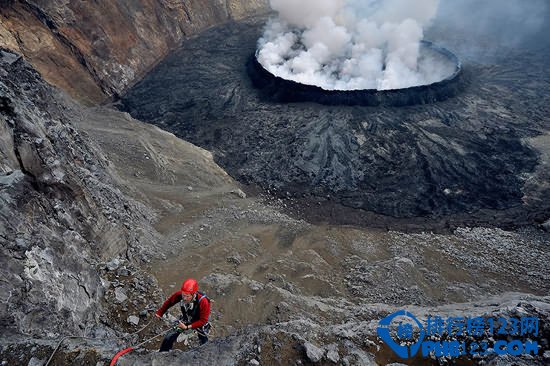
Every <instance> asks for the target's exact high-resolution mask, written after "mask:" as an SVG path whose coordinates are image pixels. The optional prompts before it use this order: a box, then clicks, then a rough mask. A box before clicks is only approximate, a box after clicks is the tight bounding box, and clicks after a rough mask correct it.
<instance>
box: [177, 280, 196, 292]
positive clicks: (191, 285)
mask: <svg viewBox="0 0 550 366" xmlns="http://www.w3.org/2000/svg"><path fill="white" fill-rule="evenodd" d="M197 291H199V284H198V283H197V280H196V279H194V278H188V279H186V280H185V281H183V285H181V292H183V293H184V294H185V295H192V294H194V293H195V292H197Z"/></svg>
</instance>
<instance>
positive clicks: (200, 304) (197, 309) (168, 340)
mask: <svg viewBox="0 0 550 366" xmlns="http://www.w3.org/2000/svg"><path fill="white" fill-rule="evenodd" d="M178 302H179V303H180V307H181V312H182V314H183V315H182V317H181V319H180V321H179V323H178V325H177V327H176V328H175V329H173V330H170V331H168V332H167V333H166V335H165V336H164V339H163V341H162V344H161V345H160V350H159V352H166V351H169V350H170V349H172V346H173V345H174V342H175V341H176V339H177V338H178V335H179V333H180V332H181V331H183V330H187V329H193V330H194V331H196V332H197V334H198V336H199V341H200V342H201V344H205V343H206V342H208V332H209V330H210V323H208V318H209V316H210V299H208V297H206V295H205V294H203V293H201V292H199V284H198V283H197V280H195V279H194V278H189V279H187V280H185V281H184V282H183V285H182V286H181V290H180V291H176V292H174V293H173V294H172V296H170V297H169V298H168V299H167V300H166V301H165V302H164V304H162V306H161V307H160V309H158V310H157V312H156V313H155V315H156V317H157V318H160V317H162V316H163V315H164V313H165V312H166V311H167V310H168V309H169V308H171V307H172V306H173V305H175V304H177V303H178ZM177 328H179V329H177Z"/></svg>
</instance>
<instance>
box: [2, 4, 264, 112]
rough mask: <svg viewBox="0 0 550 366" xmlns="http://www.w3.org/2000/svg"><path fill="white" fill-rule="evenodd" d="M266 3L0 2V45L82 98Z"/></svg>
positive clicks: (95, 96)
mask: <svg viewBox="0 0 550 366" xmlns="http://www.w3.org/2000/svg"><path fill="white" fill-rule="evenodd" d="M266 9H267V0H189V1H187V0H186V1H174V0H162V1H156V0H119V1H106V0H102V1H64V0H29V1H10V0H6V1H2V2H0V45H2V46H4V47H7V48H9V49H11V50H14V51H17V52H18V53H21V54H23V55H24V56H25V58H26V59H27V60H29V62H30V63H31V64H32V65H33V66H34V67H35V68H36V69H37V70H38V71H39V72H40V73H41V74H42V75H43V76H44V78H45V79H46V80H47V81H49V82H50V83H52V84H54V85H57V86H59V87H61V88H62V89H64V90H66V91H68V92H69V93H70V94H71V95H72V96H73V97H76V98H77V99H79V100H80V101H84V102H87V103H97V102H101V101H103V100H105V99H106V98H108V97H110V96H112V95H116V94H119V93H121V92H122V91H123V90H124V89H125V88H126V87H127V86H128V85H129V84H131V83H132V82H133V81H135V80H136V79H138V78H139V77H140V76H142V75H143V74H144V72H146V71H147V70H148V69H149V68H150V67H151V66H152V65H153V64H155V63H156V62H157V61H159V60H160V59H162V58H163V57H164V56H165V55H166V54H167V53H168V51H169V50H170V49H171V48H173V47H175V46H176V45H178V44H179V43H180V42H181V41H182V40H183V39H185V38H186V37H189V36H191V35H193V34H195V33H197V32H198V31H200V30H202V29H205V28H207V27H209V26H212V25H214V24H218V23H221V22H225V21H228V20H232V19H239V18H242V17H245V16H247V15H249V14H251V13H254V12H258V11H265V10H266Z"/></svg>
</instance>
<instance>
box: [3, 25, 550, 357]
mask: <svg viewBox="0 0 550 366" xmlns="http://www.w3.org/2000/svg"><path fill="white" fill-rule="evenodd" d="M235 26H238V27H244V28H247V29H250V30H254V29H257V28H254V27H257V23H254V21H251V22H245V23H243V24H241V25H235V24H233V25H231V27H235ZM223 29H227V28H223ZM208 34H210V35H211V34H212V32H210V33H208ZM222 34H224V33H223V32H222ZM245 34H247V33H246V32H245ZM233 41H234V39H233V38H231V37H228V38H227V39H226V40H225V46H231V47H234V48H235V53H236V54H237V53H239V54H240V53H241V52H242V51H243V50H242V49H241V48H239V46H238V45H237V44H235V43H233ZM191 44H192V43H191ZM231 47H230V48H231ZM191 50H192V49H188V51H191ZM193 52H195V53H196V55H197V56H196V57H199V56H200V55H201V54H202V53H204V52H205V51H203V50H201V49H195V50H193ZM220 52H227V49H223V50H220ZM228 54H231V52H229V53H228ZM0 56H1V57H0V91H1V94H0V128H1V129H2V133H1V140H0V153H1V157H2V160H1V166H0V200H1V201H0V202H1V205H0V218H1V220H0V234H1V235H0V243H1V250H2V256H1V261H2V262H1V263H2V266H1V268H2V269H1V271H2V281H1V282H0V298H1V306H0V326H1V328H2V332H1V336H0V361H1V362H3V363H4V364H9V365H12V364H13V365H20V364H28V365H40V364H43V363H44V361H46V360H47V359H48V357H49V356H50V355H51V354H52V352H53V350H54V348H55V347H56V346H57V344H58V341H59V340H60V339H61V337H63V336H80V337H86V338H74V339H67V340H65V341H64V343H63V345H62V346H61V347H60V349H59V351H58V352H57V353H56V356H55V357H54V359H53V364H58V365H64V364H89V365H96V364H107V363H108V362H109V361H110V359H111V357H112V356H113V355H114V354H115V353H116V352H117V351H118V350H120V349H123V348H125V347H127V346H128V345H132V344H137V343H138V342H139V341H141V340H144V339H147V338H148V337H151V336H153V335H155V334H156V333H158V332H160V331H161V330H163V329H166V327H167V324H166V323H165V322H162V321H157V320H153V317H152V313H153V311H154V310H155V309H156V308H157V307H158V306H159V305H160V304H161V303H162V301H163V299H164V298H165V297H166V296H167V295H169V294H170V293H171V292H172V291H174V290H177V289H178V287H179V286H180V284H181V281H182V280H183V279H184V278H185V277H190V276H194V277H196V278H197V279H199V282H200V285H201V288H202V289H203V290H204V291H205V292H206V293H207V294H208V295H209V296H210V297H211V298H212V299H213V313H212V323H213V326H214V328H213V333H212V339H211V342H209V343H208V344H207V345H205V346H200V347H197V346H196V344H195V342H196V339H194V338H193V339H191V345H190V346H186V345H184V344H183V343H181V344H178V346H177V348H178V350H175V351H173V352H170V353H168V354H159V353H157V352H154V350H155V349H156V348H157V347H158V341H157V342H151V343H150V344H148V345H147V346H146V347H145V348H143V349H140V350H138V351H134V352H131V353H129V354H127V355H125V356H124V357H123V358H121V359H120V362H119V364H121V365H151V364H162V365H172V364H173V365H179V364H198V363H202V364H204V363H206V364H222V365H235V364H237V365H258V364H262V365H272V364H273V365H275V364H283V365H286V364H296V365H304V364H327V365H330V364H342V365H356V364H357V365H375V364H378V365H386V364H390V363H392V362H401V363H406V364H414V365H432V364H434V365H437V364H453V363H455V364H485V365H512V364H516V365H544V364H546V363H547V362H548V359H549V358H550V357H549V356H550V355H549V353H550V348H549V345H548V337H549V335H550V330H549V327H550V325H549V323H548V318H549V312H550V297H549V296H548V294H549V292H550V291H549V290H550V285H549V284H550V281H549V278H550V265H549V263H550V254H549V253H550V252H549V245H550V233H549V231H548V230H550V228H548V223H547V227H546V229H545V228H544V226H543V225H538V224H532V225H523V226H521V227H519V228H516V229H513V230H504V229H502V228H495V227H481V226H476V225H470V226H460V225H455V227H447V228H444V229H442V230H439V231H438V232H432V231H430V225H425V226H423V225H422V223H423V222H424V221H419V223H414V224H415V225H416V226H415V228H414V230H412V231H411V230H409V231H410V232H406V231H405V230H398V229H396V228H392V229H391V230H388V229H386V228H372V227H368V226H365V225H363V226H358V225H354V226H351V225H350V226H346V225H336V224H332V223H322V222H321V221H323V220H325V221H329V220H328V219H326V217H327V216H326V213H327V212H326V211H323V210H325V209H326V206H323V205H318V204H317V203H316V202H313V203H314V204H312V202H309V204H312V206H313V207H314V208H313V207H311V208H309V209H303V210H302V211H296V210H290V209H289V207H288V206H289V201H288V200H283V199H280V198H277V197H273V196H272V195H270V194H267V192H264V193H259V194H254V195H250V194H247V193H246V192H245V191H247V192H250V191H249V190H248V187H243V186H241V185H240V184H239V183H238V182H236V181H235V180H234V179H232V178H231V177H230V176H229V175H228V174H227V173H226V172H225V171H224V170H223V169H222V168H220V167H219V166H218V165H217V164H216V163H215V162H214V157H213V155H212V154H211V153H210V152H208V151H207V150H203V149H201V148H198V147H196V146H194V145H192V144H190V143H188V142H185V141H182V140H180V139H178V138H177V137H176V136H174V135H172V134H171V133H168V132H165V131H163V130H161V129H159V128H157V127H155V126H152V125H148V124H144V123H142V122H139V121H137V120H135V119H133V118H132V117H131V116H130V115H128V114H127V113H123V112H119V111H116V110H114V109H113V108H111V107H110V106H104V107H93V108H84V107H81V106H79V105H78V104H76V103H74V102H72V101H71V100H70V99H69V98H67V97H66V96H65V95H64V94H63V93H61V92H59V91H57V90H55V89H53V88H51V87H50V86H48V85H47V84H46V83H44V82H43V81H42V79H41V77H40V75H39V74H37V73H36V72H35V71H34V70H33V69H32V68H31V67H30V65H29V64H27V63H26V62H25V61H24V60H23V59H21V58H20V57H19V56H18V55H16V54H14V53H11V52H7V51H2V53H1V55H0ZM225 65H227V64H225ZM219 67H220V68H222V65H220V66H219ZM223 67H226V66H223ZM243 72H244V71H243ZM228 75H230V73H228ZM172 77H177V76H172ZM243 77H244V74H243ZM198 82H199V80H198V79H197V83H198ZM243 85H244V84H243ZM243 88H244V86H243ZM238 95H239V94H238V93H235V96H234V98H233V100H236V99H235V98H238ZM219 101H220V100H219V99H218V98H215V99H210V102H209V99H204V100H199V99H196V100H194V103H197V104H200V103H203V102H204V103H218V102H219ZM518 103H519V102H518ZM206 105H208V104H206ZM236 105H241V106H242V104H238V103H237V104H236ZM202 108H203V109H204V110H207V109H208V108H205V107H204V106H203V107H202ZM265 108H273V106H267V107H265ZM281 108H282V107H281ZM288 108H295V109H296V108H302V107H300V106H289V107H288ZM308 108H311V109H312V110H313V106H309V107H308ZM541 108H542V111H544V110H545V109H544V108H545V107H544V106H541ZM184 109H185V110H186V111H188V110H189V109H188V108H184ZM190 110H195V111H197V109H193V108H191V109H190ZM167 113H168V111H167ZM186 113H187V112H186ZM201 113H202V112H201ZM539 113H541V111H540V110H535V111H533V116H534V118H535V120H536V118H537V117H536V116H538V115H539ZM199 117H200V115H199V116H197V118H198V120H199V121H200V118H202V117H200V118H199ZM186 118H188V119H185V120H182V121H183V122H186V121H191V122H192V121H194V119H193V118H191V117H189V116H188V117H186ZM487 118H488V117H487ZM231 121H232V122H233V123H237V121H239V120H237V119H236V117H234V119H228V120H226V121H225V122H231ZM539 122H540V121H539ZM542 122H544V120H543V121H542ZM220 123H221V121H220ZM537 126H538V125H537ZM539 127H540V126H538V127H536V128H535V129H536V130H537V131H538V128H539ZM223 136H226V135H223ZM533 136H534V137H533V138H532V139H530V140H529V141H530V148H529V149H535V150H536V151H538V153H537V154H535V155H536V159H535V160H534V165H533V167H532V169H531V170H530V171H529V174H528V175H527V178H528V179H526V182H525V185H524V186H523V192H531V193H530V194H524V195H523V196H522V199H523V200H525V201H526V202H528V204H529V205H531V206H534V207H546V206H544V202H542V201H540V200H541V197H545V196H544V195H542V196H541V192H546V191H545V190H546V189H548V180H546V179H545V178H544V177H545V176H546V175H545V174H548V170H547V169H546V168H545V167H547V166H548V161H549V160H548V154H547V151H549V150H548V149H547V147H548V141H547V138H546V137H545V136H544V135H537V134H536V133H534V134H533ZM224 138H225V137H224ZM521 151H524V150H521ZM215 153H218V154H219V151H215ZM533 192H534V193H533ZM537 192H538V193H537ZM295 202H299V201H298V200H295ZM537 205H540V206H537ZM308 213H309V214H308ZM312 214H315V215H317V216H316V220H308V215H312ZM507 217H508V216H507ZM423 220H426V219H425V218H424V219H423ZM517 220H518V221H517V222H521V221H522V218H517ZM527 221H529V220H527ZM474 223H475V221H474ZM403 308H406V309H407V310H408V311H410V312H411V313H413V314H415V316H417V317H418V318H419V319H421V320H425V319H426V318H427V316H428V315H440V316H443V317H448V316H467V317H473V316H484V317H486V318H488V317H497V318H498V317H500V316H525V315H529V316H534V317H538V318H539V319H541V323H540V335H539V337H538V338H537V340H538V342H539V344H540V345H541V351H540V352H539V355H538V356H537V357H530V356H522V357H498V358H497V357H494V356H489V357H485V358H474V359H469V360H466V359H460V360H454V361H453V360H450V361H449V360H445V359H432V358H428V359H421V358H415V359H412V360H408V361H403V360H401V359H399V358H397V356H396V355H395V354H394V353H393V351H391V350H390V349H389V348H388V347H387V346H385V345H384V343H382V342H381V340H380V339H379V338H378V337H377V335H376V327H377V326H378V322H379V321H380V320H381V319H382V318H384V317H385V316H387V315H388V314H390V313H392V312H394V311H396V310H399V309H403ZM171 314H172V315H177V311H176V309H174V310H173V311H171ZM152 320H153V322H152V323H150V325H149V326H148V327H147V328H146V329H144V330H142V331H140V332H139V334H132V333H135V332H137V331H139V330H140V329H141V328H142V327H144V326H145V325H147V324H149V322H150V321H152Z"/></svg>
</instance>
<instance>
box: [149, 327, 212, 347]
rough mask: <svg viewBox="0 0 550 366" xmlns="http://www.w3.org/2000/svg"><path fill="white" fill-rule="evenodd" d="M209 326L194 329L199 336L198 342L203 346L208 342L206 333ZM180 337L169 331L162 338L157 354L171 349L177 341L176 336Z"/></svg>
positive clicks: (174, 331)
mask: <svg viewBox="0 0 550 366" xmlns="http://www.w3.org/2000/svg"><path fill="white" fill-rule="evenodd" d="M209 325H210V324H207V325H205V326H204V327H202V328H198V329H196V331H197V335H198V336H199V341H200V342H201V344H205V343H206V342H208V331H209V330H210V326H209ZM179 335H180V332H178V331H176V330H173V329H172V330H169V331H168V332H167V333H166V335H165V336H164V339H163V340H162V344H161V345H160V349H159V352H167V351H170V350H171V349H172V347H173V346H174V342H175V341H176V340H177V339H178V336H179Z"/></svg>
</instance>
